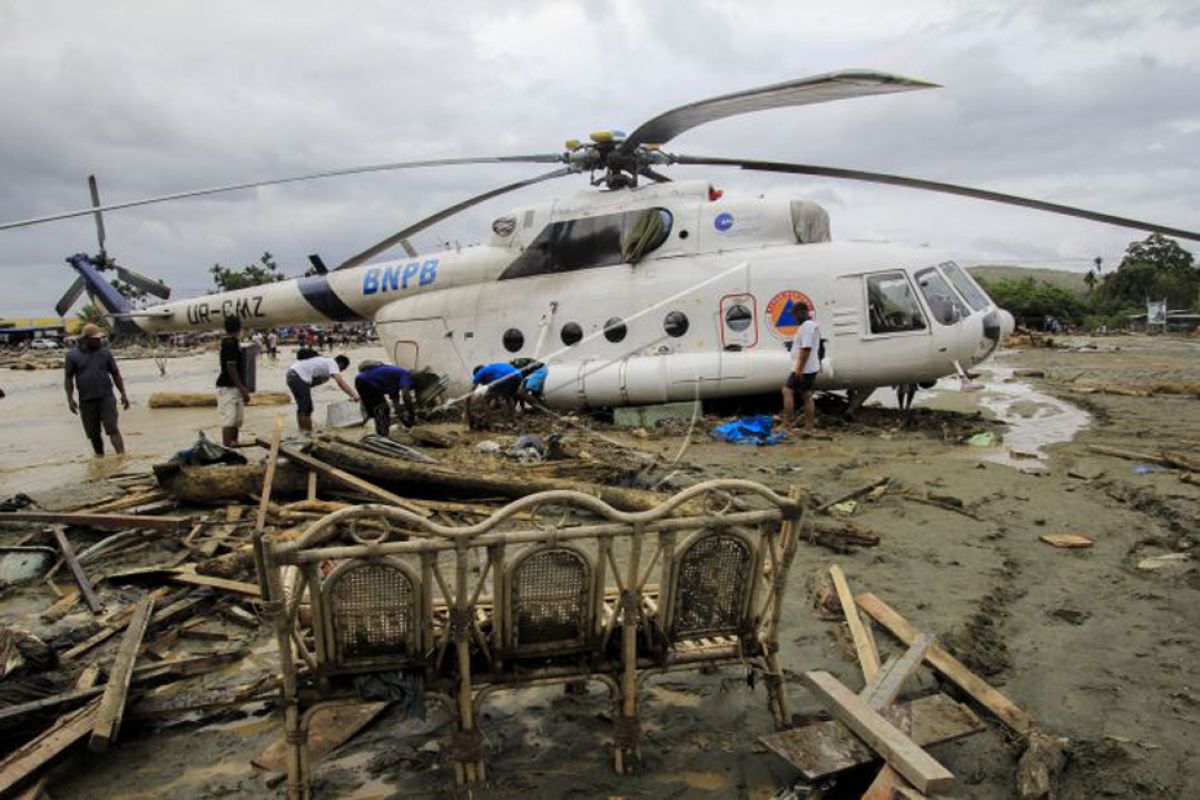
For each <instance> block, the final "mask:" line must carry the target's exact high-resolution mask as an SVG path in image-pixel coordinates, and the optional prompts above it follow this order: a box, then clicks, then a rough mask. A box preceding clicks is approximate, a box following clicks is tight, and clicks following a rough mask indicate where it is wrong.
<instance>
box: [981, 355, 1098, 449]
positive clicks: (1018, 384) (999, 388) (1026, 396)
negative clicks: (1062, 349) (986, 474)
mask: <svg viewBox="0 0 1200 800" xmlns="http://www.w3.org/2000/svg"><path fill="white" fill-rule="evenodd" d="M983 380H984V382H985V385H986V388H985V389H984V390H983V391H981V392H979V393H978V397H979V405H980V407H982V408H984V409H986V410H988V411H990V412H991V413H992V414H994V415H995V416H996V418H997V419H999V420H1000V421H1002V422H1005V423H1007V424H1008V430H1007V431H1006V432H1005V434H1004V441H1003V442H1002V443H1001V444H1000V445H999V446H998V447H991V448H985V449H982V452H981V456H982V458H983V460H984V461H990V462H992V463H995V464H1004V465H1006V466H1010V467H1015V468H1016V469H1019V470H1022V471H1024V472H1044V471H1045V470H1046V469H1047V467H1046V464H1045V460H1046V457H1047V456H1046V451H1045V448H1047V447H1049V446H1050V445H1054V444H1060V443H1062V442H1069V441H1071V440H1072V439H1074V438H1075V435H1076V434H1077V433H1079V432H1080V431H1082V430H1083V429H1084V428H1086V427H1087V426H1088V425H1089V424H1091V421H1092V416H1091V415H1090V414H1088V413H1087V412H1086V411H1084V410H1083V409H1082V408H1079V407H1078V406H1076V405H1073V404H1071V403H1068V402H1067V401H1065V400H1060V399H1058V398H1057V397H1053V396H1051V395H1048V394H1046V393H1045V392H1041V391H1039V390H1038V389H1037V388H1036V387H1034V386H1032V385H1030V384H1028V383H1024V382H1022V381H1020V380H1013V370H1012V368H1011V367H1003V366H999V365H997V364H992V365H989V367H988V369H987V372H986V373H985V374H984V377H983Z"/></svg>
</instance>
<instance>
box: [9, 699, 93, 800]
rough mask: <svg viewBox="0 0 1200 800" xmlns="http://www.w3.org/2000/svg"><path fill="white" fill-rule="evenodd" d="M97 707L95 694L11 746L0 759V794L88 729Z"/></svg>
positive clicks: (51, 758) (53, 756)
mask: <svg viewBox="0 0 1200 800" xmlns="http://www.w3.org/2000/svg"><path fill="white" fill-rule="evenodd" d="M99 709H100V699H99V698H97V699H95V700H93V701H92V702H90V703H88V704H87V705H86V706H84V707H83V708H80V709H76V710H75V711H72V712H71V713H69V714H65V715H63V716H62V717H59V718H58V721H57V722H55V723H54V725H52V726H51V727H50V728H49V729H47V730H46V731H45V732H44V733H42V734H41V735H40V736H38V737H37V738H36V739H33V740H32V741H30V742H28V743H26V744H25V745H23V746H22V747H20V748H18V749H17V750H14V751H13V752H12V753H10V754H9V755H8V756H7V757H6V758H5V759H4V760H3V761H0V797H3V796H5V795H6V794H7V793H8V792H9V791H10V790H12V789H14V788H15V787H17V786H19V785H20V784H21V783H23V782H24V781H26V780H27V779H29V778H30V777H32V776H33V775H34V773H36V772H37V771H38V770H39V769H41V768H42V767H44V766H46V765H47V764H49V763H50V762H51V761H52V760H53V759H54V758H56V757H57V756H58V755H60V754H61V753H63V752H64V751H65V750H66V749H67V748H69V747H71V745H73V744H75V743H76V742H78V741H79V740H81V739H82V738H83V737H85V736H87V735H88V733H89V732H90V731H91V730H92V725H93V724H94V722H95V720H96V714H97V712H98V711H99Z"/></svg>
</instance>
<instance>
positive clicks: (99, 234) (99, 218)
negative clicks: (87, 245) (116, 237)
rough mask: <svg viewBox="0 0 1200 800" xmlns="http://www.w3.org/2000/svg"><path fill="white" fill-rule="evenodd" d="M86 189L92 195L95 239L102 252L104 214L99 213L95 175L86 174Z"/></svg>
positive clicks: (98, 193)
mask: <svg viewBox="0 0 1200 800" xmlns="http://www.w3.org/2000/svg"><path fill="white" fill-rule="evenodd" d="M88 191H89V192H91V195H92V208H93V209H95V211H94V212H93V213H95V215H96V240H97V241H98V242H100V252H101V253H103V252H104V215H103V214H101V213H100V189H99V187H97V186H96V176H95V175H88Z"/></svg>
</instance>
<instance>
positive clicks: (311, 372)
mask: <svg viewBox="0 0 1200 800" xmlns="http://www.w3.org/2000/svg"><path fill="white" fill-rule="evenodd" d="M349 366H350V359H349V358H347V357H346V356H338V357H337V358H327V357H325V356H317V355H314V356H310V357H309V358H302V359H300V360H299V361H297V362H296V363H295V364H292V366H290V367H288V371H287V385H288V388H289V389H291V390H292V397H294V398H296V424H297V425H299V426H300V431H301V432H302V433H312V414H313V401H312V389H313V387H314V386H320V385H321V384H322V383H325V382H326V381H327V380H329V379H330V378H332V379H333V382H334V383H336V384H337V385H338V387H340V388H341V390H342V391H343V392H345V393H346V396H347V397H349V398H350V399H351V400H353V401H354V402H356V403H357V402H358V395H357V394H355V393H354V390H353V389H351V388H350V386H349V385H348V384H347V383H346V381H345V379H343V378H342V376H341V373H342V372H343V371H344V370H346V369H348V368H349Z"/></svg>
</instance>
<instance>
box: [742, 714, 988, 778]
mask: <svg viewBox="0 0 1200 800" xmlns="http://www.w3.org/2000/svg"><path fill="white" fill-rule="evenodd" d="M880 713H881V715H882V716H884V717H886V718H888V719H889V720H892V721H893V723H894V722H896V721H898V720H899V719H902V718H903V719H910V720H911V721H912V734H911V738H912V740H913V741H914V742H916V743H917V744H918V745H920V746H922V747H925V746H928V745H933V744H939V743H941V742H948V741H952V740H955V739H961V738H962V737H964V736H970V735H971V734H974V733H978V732H979V731H981V730H983V723H982V722H981V721H980V719H979V717H978V716H976V715H975V713H974V712H973V711H971V709H969V708H968V707H967V706H965V705H963V704H962V703H957V702H955V701H954V700H952V699H951V698H950V697H949V696H947V695H944V694H933V695H929V696H927V697H919V698H917V699H916V700H912V701H911V702H907V703H897V704H896V705H894V706H891V707H889V708H886V709H884V710H883V711H881V712H880ZM758 740H759V741H760V742H762V743H763V744H764V745H766V746H767V747H768V748H769V749H770V750H771V751H772V752H774V753H776V754H777V755H778V756H779V757H780V758H782V759H784V760H785V761H787V762H788V763H789V764H791V765H792V766H793V767H795V768H796V769H798V770H800V773H801V774H802V775H803V776H804V779H805V780H806V781H808V782H810V783H812V782H815V781H820V780H824V779H826V778H828V777H830V776H833V775H837V774H838V773H840V772H844V771H846V770H848V769H853V768H855V767H865V766H867V765H868V764H871V763H872V762H877V761H878V760H879V756H878V754H876V753H875V752H873V751H872V750H871V749H870V748H869V747H867V745H866V744H864V743H863V741H862V740H861V739H859V738H858V737H857V736H855V735H854V734H853V733H851V732H850V731H849V730H848V729H847V728H846V726H844V725H842V723H840V722H837V721H836V720H829V721H822V722H813V723H811V724H809V725H804V726H802V727H799V728H789V729H787V730H785V731H777V732H775V733H768V734H764V735H763V736H760V737H758Z"/></svg>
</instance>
